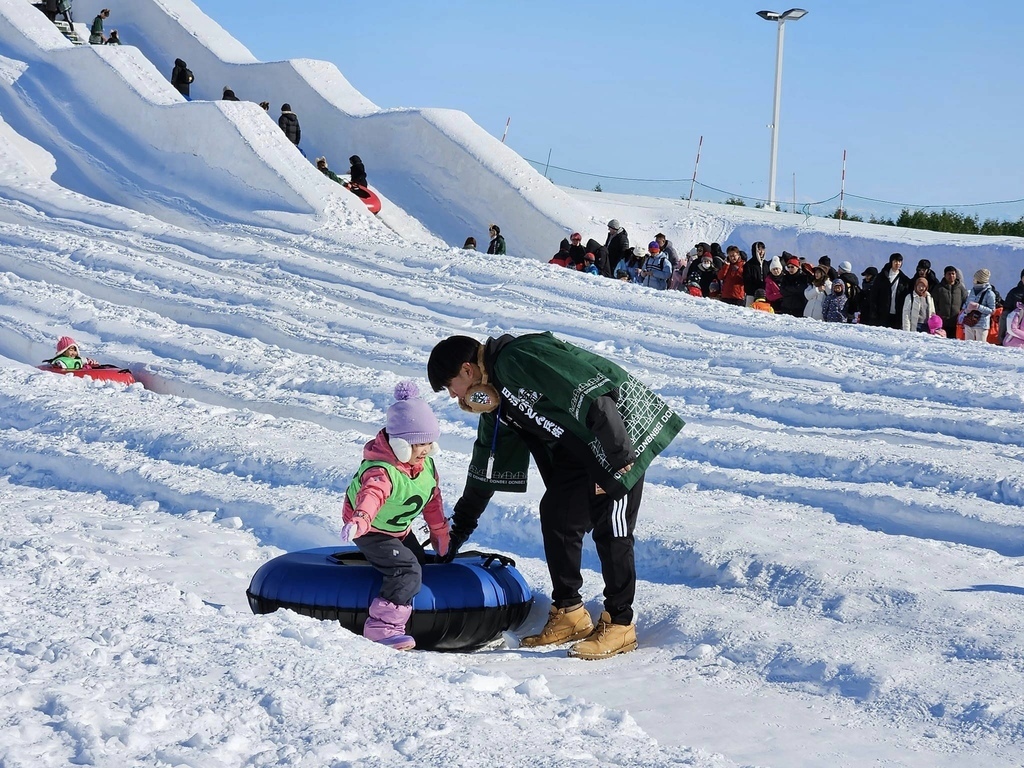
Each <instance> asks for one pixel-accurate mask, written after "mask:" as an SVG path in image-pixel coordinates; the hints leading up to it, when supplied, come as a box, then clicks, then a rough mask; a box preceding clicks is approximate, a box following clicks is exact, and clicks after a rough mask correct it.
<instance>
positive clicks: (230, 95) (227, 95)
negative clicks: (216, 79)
mask: <svg viewBox="0 0 1024 768" xmlns="http://www.w3.org/2000/svg"><path fill="white" fill-rule="evenodd" d="M220 100H221V101H240V99H239V98H238V97H237V96H235V92H234V91H233V90H231V89H230V88H228V87H227V86H226V85H225V86H224V90H223V91H221V96H220Z"/></svg>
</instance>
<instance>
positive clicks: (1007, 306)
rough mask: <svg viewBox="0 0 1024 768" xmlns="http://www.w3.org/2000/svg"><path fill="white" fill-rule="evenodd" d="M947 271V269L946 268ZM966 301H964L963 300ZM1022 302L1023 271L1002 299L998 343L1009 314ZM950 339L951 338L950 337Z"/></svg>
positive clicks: (1004, 334) (1003, 336)
mask: <svg viewBox="0 0 1024 768" xmlns="http://www.w3.org/2000/svg"><path fill="white" fill-rule="evenodd" d="M946 269H949V267H946ZM965 301H966V299H965ZM1019 301H1024V270H1021V273H1020V280H1019V281H1018V283H1017V284H1016V285H1015V286H1013V288H1011V289H1010V290H1009V291H1007V293H1006V298H1005V299H1003V314H1001V315H1000V316H999V341H1000V342H1002V340H1003V338H1005V336H1006V321H1007V320H1009V319H1010V313H1011V312H1013V310H1015V309H1016V308H1017V302H1019ZM935 311H936V312H938V311H939V308H938V301H936V307H935ZM943 327H945V320H943ZM950 338H952V337H950Z"/></svg>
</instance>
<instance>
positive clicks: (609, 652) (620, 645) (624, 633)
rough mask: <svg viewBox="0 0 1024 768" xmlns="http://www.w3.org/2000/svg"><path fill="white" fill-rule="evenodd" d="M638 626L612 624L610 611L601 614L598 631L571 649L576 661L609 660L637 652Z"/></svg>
mask: <svg viewBox="0 0 1024 768" xmlns="http://www.w3.org/2000/svg"><path fill="white" fill-rule="evenodd" d="M636 645H637V643H636V625H635V624H628V625H627V624H612V617H611V616H609V615H608V611H604V612H603V613H602V614H601V618H600V620H599V621H598V622H597V629H595V630H594V631H593V633H591V635H590V637H588V638H587V639H586V640H581V641H580V642H578V643H576V645H574V646H573V647H572V648H570V649H569V655H570V656H571V657H573V658H574V659H587V660H588V661H594V660H596V659H607V658H608V657H609V656H617V655H618V654H620V653H629V652H630V651H635V650H636Z"/></svg>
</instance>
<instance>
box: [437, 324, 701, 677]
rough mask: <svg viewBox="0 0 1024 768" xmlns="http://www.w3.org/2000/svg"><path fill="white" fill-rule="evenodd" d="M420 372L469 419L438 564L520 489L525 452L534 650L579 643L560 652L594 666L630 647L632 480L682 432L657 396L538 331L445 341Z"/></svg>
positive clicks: (527, 640) (636, 484) (640, 481)
mask: <svg viewBox="0 0 1024 768" xmlns="http://www.w3.org/2000/svg"><path fill="white" fill-rule="evenodd" d="M427 376H428V378H429V380H430V385H431V386H432V387H433V389H434V391H435V392H439V391H441V390H442V389H447V390H448V394H449V395H450V396H451V397H455V398H458V400H459V405H460V407H462V408H463V409H464V410H467V411H471V412H474V413H479V414H480V421H479V425H478V429H477V438H476V443H475V445H474V446H473V456H472V459H471V461H470V467H469V472H468V476H467V479H466V488H465V490H464V491H463V494H462V497H461V498H460V499H459V501H458V502H457V503H456V504H455V513H454V515H453V516H452V531H451V545H450V547H449V550H448V559H450V558H452V557H454V555H455V553H456V551H457V550H458V548H459V547H460V546H461V545H462V544H464V543H465V541H466V540H467V539H468V538H469V536H470V535H471V534H472V532H473V531H474V530H475V529H476V525H477V521H478V520H479V519H480V515H481V514H482V513H483V511H484V509H485V508H486V507H487V503H488V502H489V501H490V498H491V496H492V495H493V494H494V492H495V491H512V492H523V491H525V490H526V478H527V470H528V468H529V461H530V456H533V459H534V461H535V462H536V464H537V468H538V470H539V471H540V474H541V477H542V478H543V480H544V487H545V492H544V496H543V497H542V498H541V502H540V522H541V532H542V534H543V539H544V555H545V559H546V560H547V565H548V572H549V574H550V576H551V584H552V589H551V611H550V614H549V617H548V622H547V624H546V625H545V626H544V629H543V630H542V631H541V632H540V633H539V634H537V635H531V636H528V637H524V638H523V639H522V643H523V645H525V646H527V647H536V646H542V645H554V644H559V643H565V642H569V641H573V640H575V641H579V642H576V643H575V645H573V646H572V648H570V650H569V655H570V656H574V657H576V658H583V659H602V658H607V657H609V656H614V655H616V654H620V653H627V652H629V651H632V650H634V649H635V648H636V647H637V641H636V627H635V625H634V623H633V598H634V596H635V592H636V566H635V563H634V557H633V530H634V528H635V526H636V520H637V515H638V513H639V510H640V500H641V497H642V495H643V485H644V474H645V473H646V471H647V467H648V466H649V465H650V463H651V461H652V460H653V459H654V457H655V456H657V455H658V454H659V453H660V452H661V451H663V450H664V449H665V448H666V447H667V446H668V444H669V443H670V442H671V441H672V439H673V438H674V437H675V435H676V434H677V433H678V432H679V430H680V429H681V428H682V426H683V422H682V420H681V419H680V418H679V416H677V415H676V414H675V413H674V412H673V411H672V410H671V409H670V408H669V407H668V406H667V405H666V404H665V402H664V401H663V400H661V398H659V397H658V396H657V395H655V394H654V393H653V392H651V391H650V390H649V389H648V388H647V387H646V386H644V385H643V384H642V383H641V382H640V381H638V380H637V379H635V378H634V377H633V376H631V375H630V374H629V373H627V372H626V371H625V370H623V369H622V368H620V367H619V366H618V365H616V364H615V363H612V362H611V361H609V360H607V359H605V358H603V357H601V356H599V355H595V354H593V353H591V352H587V351H586V350H583V349H580V348H579V347H575V346H573V345H571V344H567V343H566V342H563V341H560V340H559V339H556V338H555V337H554V336H552V335H551V334H550V333H535V334H528V335H525V336H520V337H513V336H502V337H500V338H498V339H488V340H487V341H486V342H485V343H480V342H479V341H477V340H476V339H473V338H470V337H468V336H451V337H449V338H447V339H445V340H444V341H441V342H440V343H438V344H437V346H435V347H434V349H433V350H432V351H431V353H430V359H429V361H428V363H427ZM588 531H592V535H593V539H594V544H595V546H596V548H597V553H598V557H599V558H600V560H601V574H602V576H603V577H604V583H605V589H604V598H605V603H604V604H605V610H604V612H603V613H602V614H601V617H600V620H599V621H598V624H597V627H596V628H595V627H594V625H593V621H592V619H591V617H590V614H589V613H588V612H587V610H586V608H585V607H584V606H583V600H582V598H581V595H580V589H581V588H582V586H583V576H582V573H581V560H582V553H583V538H584V536H585V535H586V534H587V532H588Z"/></svg>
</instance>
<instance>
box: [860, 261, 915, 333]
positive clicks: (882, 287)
mask: <svg viewBox="0 0 1024 768" xmlns="http://www.w3.org/2000/svg"><path fill="white" fill-rule="evenodd" d="M902 267H903V255H902V254H900V253H893V254H891V255H890V256H889V262H888V263H887V264H886V265H885V267H884V268H883V269H882V270H881V272H879V273H878V277H876V278H875V281H876V285H875V286H874V288H873V289H872V291H871V295H872V297H873V302H872V303H873V305H874V317H875V321H876V324H877V325H880V326H882V327H884V328H895V329H896V330H901V329H902V328H903V302H904V300H905V299H906V298H907V296H908V295H909V294H910V292H911V290H912V282H911V280H910V278H909V277H908V276H907V275H906V274H904V272H903V269H902ZM862 311H863V310H862Z"/></svg>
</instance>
